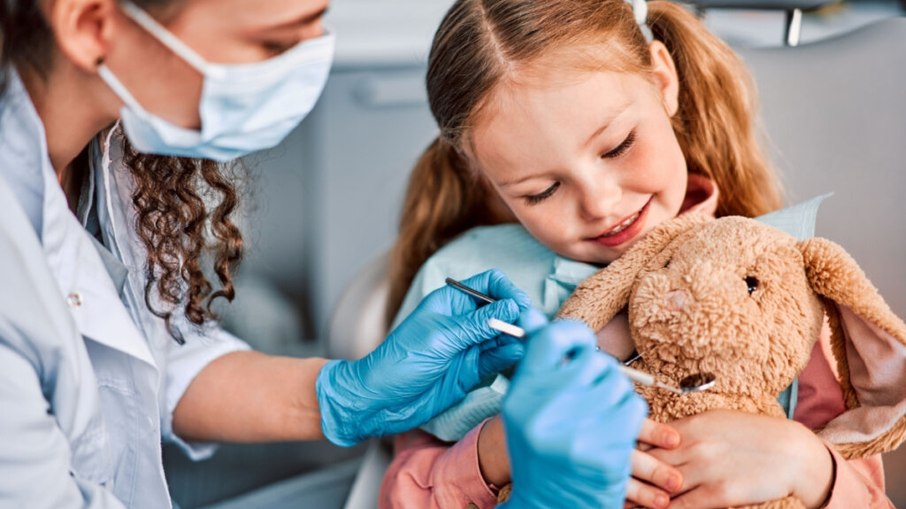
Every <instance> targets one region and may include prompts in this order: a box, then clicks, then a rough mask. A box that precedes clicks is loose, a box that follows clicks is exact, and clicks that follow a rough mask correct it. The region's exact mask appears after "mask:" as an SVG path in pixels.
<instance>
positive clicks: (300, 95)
mask: <svg viewBox="0 0 906 509" xmlns="http://www.w3.org/2000/svg"><path fill="white" fill-rule="evenodd" d="M121 5H122V7H123V10H124V12H125V13H126V15H128V16H129V17H130V18H132V19H133V20H134V21H135V22H136V23H138V25H139V26H141V27H142V28H144V29H145V30H147V31H148V32H149V33H150V34H151V35H153V36H154V37H155V38H156V39H158V40H159V41H160V42H161V43H162V44H164V45H165V46H166V47H167V48H169V49H170V50H171V51H173V53H175V54H176V55H178V56H179V57H180V58H182V59H183V60H185V61H186V62H187V63H188V64H189V65H191V66H192V67H194V68H195V69H197V70H198V72H200V73H201V74H202V75H203V76H204V84H203V86H202V91H201V99H200V102H199V113H200V115H201V130H196V129H187V128H184V127H180V126H177V125H174V124H173V123H171V122H168V121H167V120H164V119H163V118H161V117H159V116H157V115H155V114H153V113H151V112H149V111H148V110H146V109H144V108H142V106H141V105H140V104H139V103H138V101H136V99H135V97H133V96H132V94H131V93H130V92H129V91H128V90H127V89H126V87H125V86H124V85H123V83H122V82H121V81H120V80H119V79H118V78H117V77H116V76H115V75H114V74H113V73H112V72H111V71H110V69H109V68H108V67H107V66H106V65H104V64H101V65H100V66H99V67H98V74H99V75H100V77H101V78H102V79H103V80H104V81H105V82H106V83H107V85H109V86H110V88H111V89H112V90H113V92H114V93H116V95H117V96H119V98H120V99H121V100H122V101H123V103H124V105H123V108H122V110H121V111H120V115H121V119H122V124H123V127H124V129H125V131H126V136H127V137H128V138H129V141H130V142H131V143H132V145H133V146H134V147H135V148H136V149H137V150H138V151H140V152H143V153H149V154H161V155H173V156H182V157H199V158H205V159H213V160H216V161H228V160H231V159H235V158H237V157H240V156H243V155H246V154H248V153H250V152H254V151H257V150H263V149H266V148H270V147H273V146H274V145H276V144H278V143H280V141H282V140H283V138H285V137H286V135H287V134H289V132H290V131H292V130H293V128H295V127H296V126H297V125H298V124H299V123H300V122H301V121H302V119H303V118H305V116H306V115H307V114H308V113H309V112H310V111H311V109H312V108H313V107H314V105H315V103H316V102H317V100H318V97H319V96H320V95H321V91H322V90H323V89H324V84H325V83H326V82H327V76H328V74H329V72H330V64H331V61H332V60H333V48H334V38H333V35H332V34H325V35H323V36H321V37H318V38H317V39H310V40H306V41H302V42H300V43H299V44H298V45H296V46H295V47H293V48H292V49H289V50H287V51H286V52H284V53H281V54H280V55H277V56H276V57H274V58H271V59H269V60H264V61H261V62H254V63H248V64H230V65H225V64H213V63H210V62H207V61H205V60H204V59H203V58H202V57H201V56H200V55H199V54H198V53H196V52H195V51H194V50H192V49H191V48H189V47H188V46H187V45H186V44H185V43H183V42H182V41H181V40H179V39H178V38H177V37H176V36H175V35H173V34H172V33H171V32H169V31H168V30H167V29H166V28H164V27H163V26H162V25H161V24H160V23H158V22H157V21H155V20H154V18H152V17H151V16H149V15H148V14H147V13H146V12H145V11H143V10H141V9H140V8H138V7H137V6H135V5H134V4H132V3H129V2H124V3H122V4H121Z"/></svg>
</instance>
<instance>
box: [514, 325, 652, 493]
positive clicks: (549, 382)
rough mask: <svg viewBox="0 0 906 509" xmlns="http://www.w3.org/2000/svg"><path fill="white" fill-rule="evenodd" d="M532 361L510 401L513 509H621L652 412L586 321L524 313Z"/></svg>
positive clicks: (523, 367) (518, 377) (526, 363)
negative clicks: (635, 451) (603, 350)
mask: <svg viewBox="0 0 906 509" xmlns="http://www.w3.org/2000/svg"><path fill="white" fill-rule="evenodd" d="M520 325H521V326H522V327H523V328H524V329H526V331H527V332H528V334H529V340H528V346H527V350H526V353H525V358H524V359H523V360H522V362H521V364H520V365H519V367H518V368H517V371H516V375H515V376H514V377H513V382H512V384H511V385H510V390H509V392H508V393H507V396H506V399H505V400H504V402H503V423H504V429H505V430H506V442H507V451H508V453H509V455H510V464H511V465H512V479H513V491H512V494H511V496H510V499H509V500H508V501H507V502H505V503H504V504H503V505H501V506H500V507H502V508H506V509H525V508H550V507H569V508H570V509H583V508H595V509H600V508H606V509H610V508H622V507H623V499H624V498H625V496H626V484H627V482H628V481H629V475H630V455H631V454H632V451H633V449H634V448H635V443H636V437H637V436H638V434H639V430H640V429H641V426H642V421H643V420H644V418H645V415H646V413H647V406H646V404H645V402H644V400H642V398H641V397H639V396H638V395H637V394H636V393H635V391H634V390H633V388H632V384H631V382H630V381H629V379H628V378H626V376H624V375H623V374H622V373H621V372H620V371H619V369H618V366H617V362H616V361H615V360H614V359H613V358H611V357H610V356H609V355H606V354H603V353H600V352H596V351H595V336H594V334H593V333H592V332H591V330H589V329H588V327H586V326H584V325H582V324H581V323H579V322H575V321H569V320H563V321H558V322H555V323H553V324H549V325H548V322H547V319H546V318H545V317H544V315H542V314H541V313H539V312H537V311H535V310H531V311H528V312H526V313H525V314H523V316H522V318H521V320H520Z"/></svg>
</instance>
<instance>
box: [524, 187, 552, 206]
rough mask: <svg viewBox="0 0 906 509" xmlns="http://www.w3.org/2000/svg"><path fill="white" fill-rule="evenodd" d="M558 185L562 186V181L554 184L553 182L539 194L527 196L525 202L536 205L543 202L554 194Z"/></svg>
mask: <svg viewBox="0 0 906 509" xmlns="http://www.w3.org/2000/svg"><path fill="white" fill-rule="evenodd" d="M558 187H560V183H559V182H554V183H553V184H551V186H550V187H548V188H547V189H545V190H544V191H542V192H540V193H538V194H533V195H530V196H526V197H525V202H526V203H528V204H529V205H535V204H538V203H541V202H542V201H544V200H546V199H547V198H550V197H551V195H552V194H554V192H555V191H556V190H557V188H558Z"/></svg>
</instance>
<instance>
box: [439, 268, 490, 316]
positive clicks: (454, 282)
mask: <svg viewBox="0 0 906 509" xmlns="http://www.w3.org/2000/svg"><path fill="white" fill-rule="evenodd" d="M444 281H445V282H446V283H447V284H448V285H450V286H452V287H453V288H456V289H457V290H459V291H462V292H465V293H468V294H469V295H471V296H472V297H475V298H476V299H478V300H483V301H485V302H487V303H488V304H491V303H493V302H496V300H497V299H495V298H493V297H491V296H490V295H485V294H483V293H481V292H479V291H478V290H475V289H473V288H470V287H468V286H466V285H464V284H462V283H460V282H459V281H457V280H455V279H453V278H452V277H448V278H447V279H445V280H444ZM501 323H503V322H501Z"/></svg>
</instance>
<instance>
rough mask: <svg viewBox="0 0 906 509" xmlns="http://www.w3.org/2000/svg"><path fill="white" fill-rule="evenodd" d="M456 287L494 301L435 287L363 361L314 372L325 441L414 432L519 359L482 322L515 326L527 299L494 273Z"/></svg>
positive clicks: (507, 341)
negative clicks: (489, 297) (476, 291)
mask: <svg viewBox="0 0 906 509" xmlns="http://www.w3.org/2000/svg"><path fill="white" fill-rule="evenodd" d="M463 282H464V283H465V284H466V285H468V286H471V287H472V288H474V289H476V290H478V291H480V292H483V293H485V294H488V295H490V296H491V297H494V298H495V299H498V300H497V302H495V303H493V304H488V305H484V306H482V307H479V305H480V303H479V302H477V301H476V299H475V298H474V297H471V296H469V295H467V294H465V293H463V292H461V291H459V290H456V289H454V288H451V287H448V286H445V287H443V288H439V289H438V290H435V291H434V292H432V293H431V294H429V295H428V296H427V297H425V299H424V300H423V301H422V302H421V304H419V306H418V307H417V308H416V309H415V311H413V312H412V314H411V315H409V317H408V318H406V319H405V320H404V321H403V322H402V323H400V325H399V326H398V327H397V328H396V329H395V330H394V331H393V332H391V333H390V335H389V336H388V337H387V339H386V340H384V342H383V343H382V344H381V345H380V346H379V347H378V348H377V349H375V350H374V351H373V352H371V353H370V354H368V355H367V356H366V357H364V358H363V359H361V360H358V361H330V362H328V363H327V364H326V365H325V366H324V367H323V368H322V369H321V373H320V374H319V375H318V381H317V392H318V403H319V404H320V407H321V428H322V430H323V431H324V436H326V437H327V439H328V440H330V441H331V442H333V443H335V444H338V445H343V446H349V445H354V444H356V443H358V442H360V441H361V440H363V439H365V438H368V437H371V436H381V435H389V434H394V433H400V432H403V431H407V430H410V429H413V428H415V427H418V426H420V425H422V424H424V423H425V422H427V421H429V420H431V419H432V418H434V417H435V416H436V415H437V414H439V413H440V412H443V411H444V410H446V409H447V408H449V407H451V406H452V405H453V404H455V403H458V402H459V401H461V400H462V398H463V397H465V395H466V394H467V393H468V392H469V390H471V389H472V388H473V387H475V385H477V384H478V382H479V381H481V380H482V379H483V378H485V377H487V376H488V375H490V374H493V373H497V372H499V371H501V370H503V369H506V368H508V367H510V366H512V365H513V364H515V363H516V361H518V360H519V359H520V358H522V354H523V352H524V347H523V345H522V343H521V342H520V341H519V340H516V339H514V338H509V337H504V336H500V335H499V334H500V333H499V332H497V331H495V330H494V329H491V328H490V327H488V319H490V318H497V319H498V320H503V321H505V322H509V323H513V322H515V321H516V319H517V318H518V317H519V313H520V312H521V311H522V310H524V309H527V308H528V306H529V298H528V296H527V295H526V294H525V293H524V292H522V291H521V290H519V289H518V288H516V286H515V285H514V284H513V283H512V282H510V280H509V279H507V278H506V276H504V275H503V273H501V272H499V271H496V270H491V271H487V272H484V273H481V274H479V275H477V276H473V277H471V278H469V279H467V280H465V281H463Z"/></svg>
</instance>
